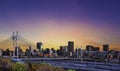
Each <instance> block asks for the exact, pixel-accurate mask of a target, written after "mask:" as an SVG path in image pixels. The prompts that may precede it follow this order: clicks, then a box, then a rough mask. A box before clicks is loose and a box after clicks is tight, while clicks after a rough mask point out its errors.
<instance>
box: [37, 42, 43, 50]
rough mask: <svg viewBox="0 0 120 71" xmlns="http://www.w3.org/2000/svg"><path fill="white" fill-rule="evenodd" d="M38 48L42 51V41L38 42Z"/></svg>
mask: <svg viewBox="0 0 120 71" xmlns="http://www.w3.org/2000/svg"><path fill="white" fill-rule="evenodd" d="M37 49H39V51H42V42H37Z"/></svg>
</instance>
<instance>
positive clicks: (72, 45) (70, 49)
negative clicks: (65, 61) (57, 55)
mask: <svg viewBox="0 0 120 71" xmlns="http://www.w3.org/2000/svg"><path fill="white" fill-rule="evenodd" d="M68 52H72V53H73V52H74V42H73V41H69V42H68Z"/></svg>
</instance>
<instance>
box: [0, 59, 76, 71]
mask: <svg viewBox="0 0 120 71" xmlns="http://www.w3.org/2000/svg"><path fill="white" fill-rule="evenodd" d="M0 71H75V70H66V69H64V68H62V67H55V66H52V65H50V64H47V63H45V62H43V63H28V62H26V63H19V62H11V61H10V60H9V59H0Z"/></svg>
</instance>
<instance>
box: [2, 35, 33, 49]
mask: <svg viewBox="0 0 120 71" xmlns="http://www.w3.org/2000/svg"><path fill="white" fill-rule="evenodd" d="M13 39H14V38H13V35H11V36H10V37H9V38H7V39H5V40H3V41H0V48H2V49H7V48H9V49H10V50H13V49H14V48H13V47H15V46H14V45H15V42H14V40H13ZM17 40H18V46H19V47H21V48H22V49H26V48H28V47H29V46H31V47H35V45H34V44H33V43H32V42H31V41H29V40H27V39H25V38H24V37H22V36H21V35H18V36H17Z"/></svg>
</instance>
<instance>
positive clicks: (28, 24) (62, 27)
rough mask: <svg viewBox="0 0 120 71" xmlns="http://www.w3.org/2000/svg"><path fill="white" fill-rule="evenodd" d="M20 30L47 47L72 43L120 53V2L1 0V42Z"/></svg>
mask: <svg viewBox="0 0 120 71" xmlns="http://www.w3.org/2000/svg"><path fill="white" fill-rule="evenodd" d="M17 30H18V31H19V33H20V35H21V36H23V37H24V38H26V39H28V40H30V41H31V42H33V43H35V44H36V42H38V41H41V42H43V44H44V47H50V48H51V47H55V48H59V46H60V45H67V42H68V41H69V40H70V41H74V42H75V47H77V46H78V47H81V46H83V47H84V48H85V45H86V44H91V45H95V46H101V45H103V44H110V48H111V49H119V50H120V48H119V47H120V0H0V40H3V39H7V38H8V37H10V36H11V35H12V32H14V31H17Z"/></svg>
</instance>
